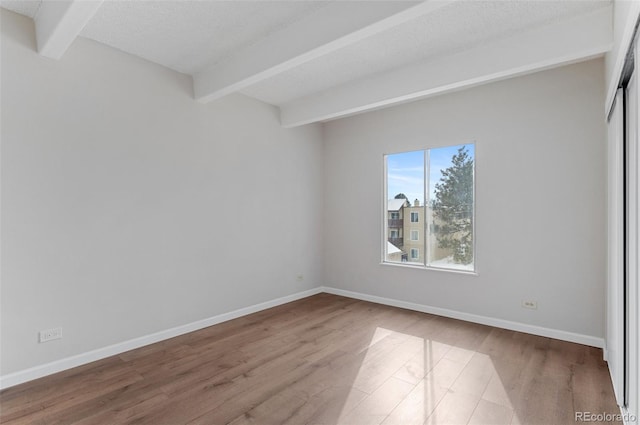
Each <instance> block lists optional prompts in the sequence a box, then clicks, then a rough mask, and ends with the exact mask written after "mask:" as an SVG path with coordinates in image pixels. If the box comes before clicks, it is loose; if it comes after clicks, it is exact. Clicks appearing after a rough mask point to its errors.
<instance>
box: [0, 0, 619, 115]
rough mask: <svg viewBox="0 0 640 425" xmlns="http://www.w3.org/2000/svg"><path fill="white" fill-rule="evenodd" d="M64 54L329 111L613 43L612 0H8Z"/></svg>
mask: <svg viewBox="0 0 640 425" xmlns="http://www.w3.org/2000/svg"><path fill="white" fill-rule="evenodd" d="M0 5H1V6H2V7H3V8H5V9H9V10H12V11H14V12H17V13H20V14H22V15H26V16H28V17H30V18H32V19H34V21H35V28H36V38H37V41H38V50H39V52H40V53H41V54H43V55H45V56H49V57H53V58H56V59H60V58H61V57H62V56H63V55H64V52H65V51H66V49H67V48H68V47H69V46H70V45H71V44H72V43H73V40H74V39H75V38H76V37H86V38H89V39H92V40H95V41H97V42H100V43H103V44H105V45H108V46H111V47H113V48H116V49H119V50H121V51H124V52H127V53H130V54H132V55H135V56H139V57H141V58H144V59H146V60H149V61H151V62H154V63H157V64H160V65H163V66H165V67H168V68H171V69H173V70H175V71H178V72H181V73H185V74H189V75H191V76H192V77H193V82H194V98H195V99H196V100H198V101H200V102H210V101H215V100H216V99H219V98H222V97H224V96H226V95H228V94H230V93H236V92H238V93H243V94H244V95H247V96H250V97H253V98H256V99H258V100H261V101H264V102H267V103H270V104H273V105H276V106H278V107H279V108H280V110H281V121H282V123H283V125H285V126H295V125H300V124H306V123H309V122H316V121H325V120H329V119H334V118H339V117H342V116H346V115H350V114H353V113H358V112H362V111H367V110H371V109H375V108H380V107H385V106H389V105H393V104H397V103H400V102H406V101H410V100H414V99H419V98H423V97H426V96H432V95H436V94H440V93H444V92H447V91H450V90H457V89H460V88H464V87H468V86H473V85H477V84H482V83H486V82H490V81H496V80H499V79H503V78H509V77H511V76H515V75H522V74H525V73H530V72H535V71H538V70H541V69H548V68H550V67H553V66H562V65H565V64H568V63H573V62H577V61H581V60H587V59H591V58H593V57H597V56H601V55H603V54H604V53H605V52H606V51H608V50H609V49H610V47H611V40H612V29H611V14H612V3H611V1H610V0H589V1H577V0H561V1H540V0H512V1H508V0H500V1H479V0H459V1H445V0H429V1H424V2H417V1H411V2H410V1H391V0H382V1H381V0H377V1H361V0H359V1H358V0H352V1H344V0H331V1H328V0H324V1H313V0H295V1H292V0H290V1H271V0H260V1H246V0H235V1H219V0H211V1H204V0H200V1H189V0H182V1H166V0H157V1H153V0H104V1H97V0H95V1H82V0H61V1H50V0H47V1H44V2H43V1H41V0H33V1H30V0H18V1H15V0H0Z"/></svg>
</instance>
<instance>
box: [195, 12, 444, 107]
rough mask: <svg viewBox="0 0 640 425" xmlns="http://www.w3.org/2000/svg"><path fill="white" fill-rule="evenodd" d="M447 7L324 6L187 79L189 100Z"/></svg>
mask: <svg viewBox="0 0 640 425" xmlns="http://www.w3.org/2000/svg"><path fill="white" fill-rule="evenodd" d="M451 2H452V0H429V1H424V2H420V3H417V4H416V3H414V2H404V1H399V2H371V3H370V5H369V6H368V7H367V8H362V5H361V4H360V2H330V3H329V5H327V6H324V7H323V8H321V9H320V10H318V11H316V13H313V14H312V15H311V16H308V17H306V18H303V19H301V20H299V21H297V22H295V23H293V24H292V25H290V26H288V27H286V28H284V29H282V30H280V31H277V32H275V33H273V34H271V35H270V36H268V37H265V38H264V39H262V40H261V41H259V42H258V43H255V44H253V45H251V46H249V47H248V48H246V49H244V50H243V51H241V52H239V53H238V54H235V55H233V56H232V57H231V58H230V59H229V60H227V61H225V62H222V63H220V64H218V65H215V66H213V67H211V68H209V69H206V70H204V71H202V72H199V73H196V74H195V75H194V76H193V91H194V94H195V98H196V99H197V100H198V101H200V102H209V101H212V100H215V99H218V98H221V97H223V96H225V95H227V94H230V93H233V92H236V91H239V90H242V89H244V88H246V87H248V86H250V85H252V84H255V83H257V82H259V81H262V80H264V79H267V78H270V77H273V76H274V75H277V74H279V73H282V72H285V71H287V70H289V69H291V68H294V67H296V66H299V65H301V64H303V63H305V62H308V61H310V60H313V59H316V58H319V57H321V56H323V55H327V54H329V53H331V52H334V51H336V50H338V49H341V48H343V47H346V46H349V45H351V44H353V43H356V42H358V41H360V40H363V39H365V38H367V37H371V36H373V35H376V34H378V33H380V32H382V31H385V30H388V29H390V28H393V27H395V26H397V25H400V24H402V23H404V22H407V21H409V20H412V19H415V18H417V17H419V16H423V15H425V14H427V13H430V12H432V11H434V10H436V9H439V8H441V7H443V6H445V5H447V4H449V3H451ZM349 8H351V9H354V12H355V13H345V12H350V9H349ZM300 34H304V37H301V36H300Z"/></svg>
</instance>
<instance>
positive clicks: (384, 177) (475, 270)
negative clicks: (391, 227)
mask: <svg viewBox="0 0 640 425" xmlns="http://www.w3.org/2000/svg"><path fill="white" fill-rule="evenodd" d="M462 145H473V211H472V213H471V217H472V223H473V227H472V232H473V269H472V270H466V269H458V268H453V267H438V266H433V265H427V254H428V249H427V248H428V243H429V238H428V237H425V238H424V239H423V243H424V248H425V257H424V259H423V264H415V263H413V264H407V263H406V262H404V261H403V262H395V261H388V260H387V255H386V254H387V239H386V238H385V239H384V240H383V245H382V246H383V248H382V260H381V262H380V264H381V265H389V266H393V267H409V268H418V269H423V270H436V271H443V272H447V273H459V274H467V275H476V276H477V275H478V251H477V234H476V176H477V171H476V163H477V162H476V158H477V149H476V147H477V143H476V141H475V140H472V141H469V142H462V143H458V144H451V145H443V146H433V147H430V148H424V149H415V150H410V151H404V152H403V151H396V152H390V153H385V154H383V161H382V163H383V169H382V185H383V200H382V201H383V207H382V211H383V220H382V228H383V233H382V234H383V235H386V234H388V233H387V226H388V219H389V216H388V210H387V200H388V199H389V193H388V191H387V189H388V188H387V175H388V169H387V156H389V155H396V154H400V153H407V152H416V151H423V152H424V155H425V162H424V191H425V200H426V202H425V204H424V206H423V208H424V210H425V220H426V217H427V215H426V208H429V207H428V205H430V197H429V180H428V176H429V151H430V150H432V149H440V148H445V147H448V146H462ZM413 212H416V211H413ZM408 218H409V220H411V214H410V216H409V217H408ZM418 219H419V215H418ZM428 225H429V223H425V226H428ZM427 232H428V227H425V233H427ZM409 237H411V234H409ZM414 242H415V241H414ZM413 249H415V248H413ZM408 257H409V260H411V259H413V257H411V251H409V253H408ZM418 258H419V257H418Z"/></svg>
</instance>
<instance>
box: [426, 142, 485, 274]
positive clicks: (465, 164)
mask: <svg viewBox="0 0 640 425" xmlns="http://www.w3.org/2000/svg"><path fill="white" fill-rule="evenodd" d="M474 162H475V146H474V145H473V144H467V145H460V146H451V147H445V148H438V149H431V150H429V166H430V167H429V209H428V216H427V221H428V229H429V234H428V237H427V244H428V245H427V252H428V257H429V258H428V259H427V265H429V266H433V267H444V268H453V269H461V270H474V252H473V248H474V243H473V234H474V233H473V225H474V223H473V219H474V214H473V202H474Z"/></svg>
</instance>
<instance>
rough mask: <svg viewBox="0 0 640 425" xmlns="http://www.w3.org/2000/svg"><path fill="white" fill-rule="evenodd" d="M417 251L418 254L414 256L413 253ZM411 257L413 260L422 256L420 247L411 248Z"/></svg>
mask: <svg viewBox="0 0 640 425" xmlns="http://www.w3.org/2000/svg"><path fill="white" fill-rule="evenodd" d="M414 252H415V253H416V255H415V256H414V255H413V253H414ZM409 254H410V255H409V258H411V259H412V260H417V259H419V258H420V248H411V251H410V252H409Z"/></svg>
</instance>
